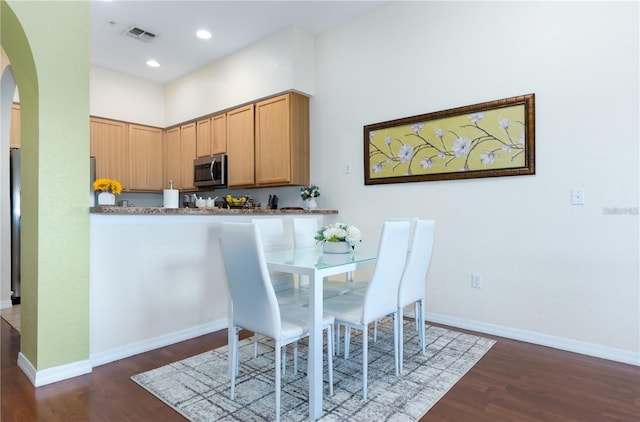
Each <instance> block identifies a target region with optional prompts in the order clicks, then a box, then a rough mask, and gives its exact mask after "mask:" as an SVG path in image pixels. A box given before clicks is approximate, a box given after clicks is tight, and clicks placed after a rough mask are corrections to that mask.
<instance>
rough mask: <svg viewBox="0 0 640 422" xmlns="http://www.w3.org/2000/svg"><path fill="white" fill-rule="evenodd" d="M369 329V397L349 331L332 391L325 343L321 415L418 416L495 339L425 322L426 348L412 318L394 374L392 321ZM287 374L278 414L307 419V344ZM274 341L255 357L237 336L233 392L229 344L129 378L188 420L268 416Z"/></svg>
mask: <svg viewBox="0 0 640 422" xmlns="http://www.w3.org/2000/svg"><path fill="white" fill-rule="evenodd" d="M372 334H373V333H371V332H370V336H369V340H370V343H369V377H368V379H369V386H368V387H369V388H368V400H367V401H366V402H365V401H363V400H362V336H361V333H358V334H354V333H352V336H351V348H350V356H349V359H348V360H345V359H344V357H343V354H341V355H340V356H336V357H334V361H333V371H334V395H333V396H329V395H328V394H329V388H328V387H329V386H328V376H327V363H326V362H327V361H326V343H325V359H324V400H323V412H324V416H323V417H322V419H320V420H321V421H325V422H326V421H417V420H419V419H420V418H421V417H422V416H423V415H424V414H425V413H427V411H428V410H429V409H430V408H431V407H432V406H433V405H434V404H435V403H436V402H437V401H438V400H439V399H440V398H441V397H442V396H444V394H445V393H446V392H447V391H449V389H451V387H453V385H454V384H455V383H456V382H458V380H460V378H462V376H464V374H465V373H467V372H468V371H469V370H470V369H471V368H472V367H473V365H475V364H476V363H477V362H478V361H479V360H480V359H481V358H482V356H483V355H484V354H485V353H486V352H487V351H488V350H489V349H490V348H491V346H493V344H494V343H495V341H494V340H490V339H486V338H482V337H477V336H474V335H469V334H464V333H460V332H456V331H451V330H447V329H444V328H440V327H434V326H429V325H427V326H426V341H425V343H426V355H424V356H423V355H422V352H421V351H420V349H419V347H418V336H417V330H416V328H415V323H414V322H413V321H409V320H405V321H404V371H403V374H402V376H399V377H396V376H395V363H394V354H393V321H392V319H391V318H384V319H383V320H381V321H380V322H379V323H378V336H377V341H376V342H373V339H372V337H373V335H372ZM287 351H288V352H289V353H288V356H287V358H288V359H287V368H286V373H285V374H284V375H283V376H282V396H281V399H282V405H281V420H283V421H306V420H309V405H308V386H309V384H308V380H307V377H306V364H307V360H306V356H307V343H306V340H305V341H301V342H300V345H299V357H298V372H297V373H294V371H293V359H292V357H291V355H292V353H291V351H292V347H291V346H289V348H288V349H287ZM273 352H274V350H273V342H272V341H269V340H267V339H262V340H261V341H260V344H259V350H258V357H257V358H254V357H253V342H252V340H251V339H246V340H243V341H241V342H240V369H239V376H238V378H237V385H236V399H235V401H232V400H231V399H230V398H229V397H230V380H229V375H228V366H227V346H224V347H220V348H218V349H214V350H211V351H208V352H206V353H202V354H200V355H197V356H193V357H190V358H187V359H184V360H181V361H179V362H175V363H171V364H169V365H166V366H163V367H160V368H157V369H154V370H151V371H148V372H144V373H141V374H138V375H135V376H133V377H131V378H132V379H133V381H135V382H137V383H138V384H139V385H140V386H142V387H144V388H145V389H147V390H148V391H149V392H151V393H152V394H154V395H155V396H156V397H158V398H159V399H160V400H162V401H163V402H165V403H166V404H168V405H169V406H171V407H172V408H173V409H175V410H176V411H177V412H178V413H180V414H181V415H183V416H184V417H185V418H186V419H188V420H190V421H193V422H200V421H270V420H274V419H275V391H274V353H273Z"/></svg>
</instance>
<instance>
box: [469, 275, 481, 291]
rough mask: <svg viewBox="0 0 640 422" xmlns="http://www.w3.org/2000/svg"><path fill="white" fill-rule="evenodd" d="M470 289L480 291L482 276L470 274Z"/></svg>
mask: <svg viewBox="0 0 640 422" xmlns="http://www.w3.org/2000/svg"><path fill="white" fill-rule="evenodd" d="M471 287H473V288H474V289H482V274H478V273H471Z"/></svg>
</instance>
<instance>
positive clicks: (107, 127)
mask: <svg viewBox="0 0 640 422" xmlns="http://www.w3.org/2000/svg"><path fill="white" fill-rule="evenodd" d="M90 128H91V129H90V130H91V134H90V139H91V141H90V142H91V145H90V151H91V155H92V156H93V157H95V158H96V178H98V179H101V178H108V179H114V180H117V181H118V182H120V184H121V185H122V189H123V190H129V189H130V187H131V184H130V181H129V173H130V168H129V131H128V127H127V124H126V123H124V122H119V121H116V120H107V119H100V118H97V117H92V118H91V120H90Z"/></svg>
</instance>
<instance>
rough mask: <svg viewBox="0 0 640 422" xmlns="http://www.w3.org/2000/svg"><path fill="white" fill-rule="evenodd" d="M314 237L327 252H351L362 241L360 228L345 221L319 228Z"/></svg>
mask: <svg viewBox="0 0 640 422" xmlns="http://www.w3.org/2000/svg"><path fill="white" fill-rule="evenodd" d="M314 239H315V240H316V241H317V242H318V243H322V244H323V248H324V251H325V252H327V253H349V252H351V251H352V250H353V249H354V248H355V247H356V243H358V242H361V241H362V234H361V233H360V229H358V228H357V227H356V226H353V225H347V224H344V223H333V224H330V225H328V226H323V227H321V228H320V230H318V232H317V233H316V235H315V237H314Z"/></svg>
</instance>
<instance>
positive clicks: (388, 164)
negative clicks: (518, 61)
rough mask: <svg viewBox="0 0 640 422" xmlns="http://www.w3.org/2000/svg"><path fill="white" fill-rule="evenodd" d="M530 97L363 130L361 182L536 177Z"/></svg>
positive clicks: (371, 183)
mask: <svg viewBox="0 0 640 422" xmlns="http://www.w3.org/2000/svg"><path fill="white" fill-rule="evenodd" d="M534 103H535V101H534V94H527V95H522V96H518V97H511V98H505V99H502V100H496V101H490V102H486V103H481V104H474V105H469V106H464V107H458V108H453V109H449V110H443V111H437V112H434V113H427V114H422V115H419V116H413V117H406V118H402V119H397V120H391V121H388V122H381V123H375V124H371V125H367V126H365V127H364V173H365V174H364V182H365V185H374V184H381V183H402V182H420V181H428V180H448V179H468V178H477V177H497V176H518V175H526V174H535V104H534Z"/></svg>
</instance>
